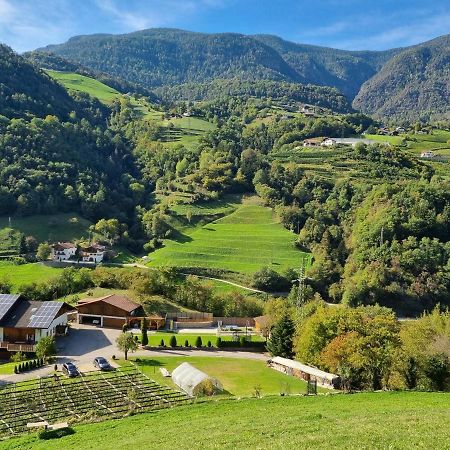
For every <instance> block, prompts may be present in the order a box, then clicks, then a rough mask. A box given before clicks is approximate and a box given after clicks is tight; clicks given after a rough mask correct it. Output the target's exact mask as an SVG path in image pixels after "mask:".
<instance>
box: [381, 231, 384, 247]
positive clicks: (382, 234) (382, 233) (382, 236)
mask: <svg viewBox="0 0 450 450" xmlns="http://www.w3.org/2000/svg"><path fill="white" fill-rule="evenodd" d="M383 238H384V227H381V232H380V247H383Z"/></svg>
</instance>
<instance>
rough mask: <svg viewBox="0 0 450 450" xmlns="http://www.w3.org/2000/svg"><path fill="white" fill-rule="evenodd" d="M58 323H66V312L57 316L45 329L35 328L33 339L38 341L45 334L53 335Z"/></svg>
mask: <svg viewBox="0 0 450 450" xmlns="http://www.w3.org/2000/svg"><path fill="white" fill-rule="evenodd" d="M58 325H67V313H64V314H63V315H61V316H59V317H57V318H56V319H55V320H54V321H53V322H52V323H51V324H50V326H49V327H48V329H46V330H35V332H34V339H35V341H36V342H39V341H40V340H41V339H42V338H43V337H45V336H54V335H55V332H56V327H57V326H58Z"/></svg>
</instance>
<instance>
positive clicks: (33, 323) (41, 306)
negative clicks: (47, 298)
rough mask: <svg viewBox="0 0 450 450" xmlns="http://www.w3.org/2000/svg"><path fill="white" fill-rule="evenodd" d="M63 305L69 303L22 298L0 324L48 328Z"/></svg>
mask: <svg viewBox="0 0 450 450" xmlns="http://www.w3.org/2000/svg"><path fill="white" fill-rule="evenodd" d="M0 300H1V299H0ZM63 306H68V305H67V304H66V303H63V302H37V301H29V300H24V299H21V300H20V301H18V302H16V303H15V304H14V307H13V308H11V309H10V310H9V311H8V314H6V315H5V316H4V318H3V320H0V326H2V327H7V328H41V329H47V328H48V327H49V326H50V324H51V323H52V322H53V320H54V319H55V318H56V317H57V316H58V314H59V312H60V311H61V308H63Z"/></svg>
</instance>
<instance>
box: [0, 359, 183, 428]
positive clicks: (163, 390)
mask: <svg viewBox="0 0 450 450" xmlns="http://www.w3.org/2000/svg"><path fill="white" fill-rule="evenodd" d="M186 402H188V397H186V396H185V395H184V394H182V393H181V392H177V391H175V390H173V389H170V388H168V387H166V386H160V385H159V384H157V383H155V382H154V381H152V380H151V379H150V378H148V377H147V376H146V375H144V374H143V373H142V372H140V371H139V370H138V369H136V367H134V366H133V367H127V368H122V369H118V370H116V371H113V372H108V373H99V372H88V373H85V374H83V375H82V377H81V378H75V379H65V378H64V379H62V378H60V377H58V376H56V377H48V378H40V379H39V380H32V381H28V382H23V383H18V384H11V385H7V386H6V387H5V388H3V389H2V390H0V435H11V434H17V433H21V432H24V431H26V430H27V423H36V422H44V421H45V422H48V423H49V424H53V423H57V422H61V421H69V422H83V421H85V420H88V419H93V418H95V419H110V418H114V417H123V416H126V415H128V414H129V413H130V412H134V413H136V412H144V411H153V410H158V409H163V408H170V407H172V406H177V405H180V404H184V403H186Z"/></svg>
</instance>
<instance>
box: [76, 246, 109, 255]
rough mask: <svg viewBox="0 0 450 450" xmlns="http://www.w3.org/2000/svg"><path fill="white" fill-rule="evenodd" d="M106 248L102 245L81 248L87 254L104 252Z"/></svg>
mask: <svg viewBox="0 0 450 450" xmlns="http://www.w3.org/2000/svg"><path fill="white" fill-rule="evenodd" d="M105 249H106V247H105V246H104V245H100V244H90V245H88V246H87V247H81V248H80V250H81V251H82V252H86V253H97V252H104V251H105Z"/></svg>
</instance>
